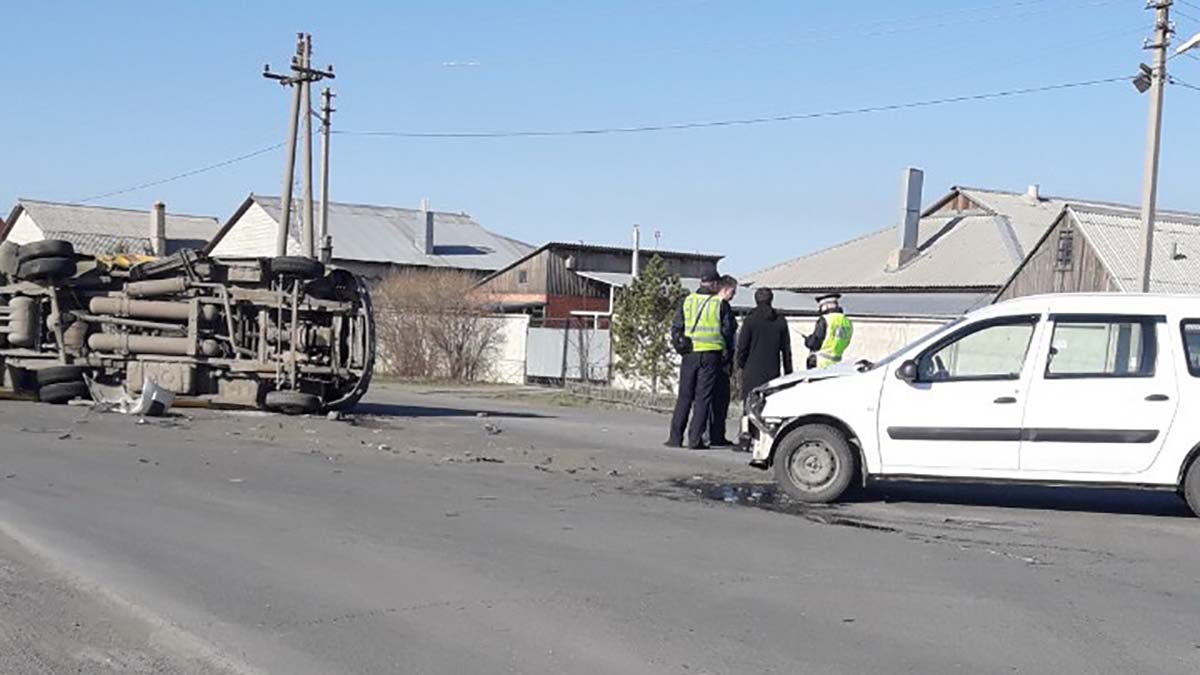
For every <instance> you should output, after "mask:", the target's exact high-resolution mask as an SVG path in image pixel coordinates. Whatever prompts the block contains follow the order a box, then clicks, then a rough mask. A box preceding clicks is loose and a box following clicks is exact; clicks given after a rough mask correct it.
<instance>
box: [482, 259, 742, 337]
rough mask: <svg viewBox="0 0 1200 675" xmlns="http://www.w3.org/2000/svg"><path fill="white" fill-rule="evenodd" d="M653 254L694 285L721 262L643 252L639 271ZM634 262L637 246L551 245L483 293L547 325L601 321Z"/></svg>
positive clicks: (498, 275)
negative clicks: (586, 319) (579, 319)
mask: <svg viewBox="0 0 1200 675" xmlns="http://www.w3.org/2000/svg"><path fill="white" fill-rule="evenodd" d="M653 256H658V257H659V258H661V259H662V260H663V262H664V263H665V264H666V266H667V269H668V271H670V272H671V273H673V274H677V275H679V276H680V277H681V279H682V280H683V282H684V284H685V285H691V286H694V285H695V284H696V282H697V280H698V279H699V277H700V276H701V275H702V274H703V273H704V272H705V271H707V270H710V269H715V268H716V266H717V263H718V262H719V261H720V260H721V256H719V255H708V254H703V253H680V252H675V251H639V256H638V258H639V261H640V262H639V268H640V267H642V266H644V265H645V263H646V261H648V260H649V259H650V258H651V257H653ZM633 259H634V251H633V249H632V248H620V247H611V246H597V245H594V244H584V243H578V244H569V243H563V242H550V243H547V244H543V245H542V246H541V247H539V248H537V249H536V250H533V251H530V252H529V253H528V254H526V255H525V256H523V257H521V258H519V259H517V260H515V261H513V262H512V263H510V264H509V265H507V266H505V267H504V268H502V269H500V270H498V271H496V272H495V273H493V274H492V275H490V276H488V277H487V278H485V279H484V280H483V281H482V282H480V284H479V286H478V287H477V290H478V292H480V293H481V294H486V295H487V296H488V297H489V298H491V299H494V300H495V301H496V302H497V303H498V304H499V305H500V306H501V307H502V308H503V310H504V311H506V312H520V313H527V314H530V315H531V316H532V317H533V320H534V321H535V322H537V323H541V324H545V323H555V322H559V323H560V324H562V323H565V322H567V320H569V319H571V318H572V317H580V316H582V315H591V316H593V317H596V318H598V319H599V318H601V317H605V316H607V315H608V314H610V313H611V312H612V299H613V289H614V288H619V287H622V286H625V285H627V284H628V283H629V282H630V281H631V280H632V278H633V274H632V269H633Z"/></svg>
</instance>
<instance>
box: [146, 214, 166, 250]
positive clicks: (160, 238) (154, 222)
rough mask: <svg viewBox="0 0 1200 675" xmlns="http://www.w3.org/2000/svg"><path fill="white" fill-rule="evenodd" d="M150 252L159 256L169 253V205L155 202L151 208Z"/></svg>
mask: <svg viewBox="0 0 1200 675" xmlns="http://www.w3.org/2000/svg"><path fill="white" fill-rule="evenodd" d="M150 252H151V253H152V254H153V255H155V256H158V257H162V256H164V255H166V254H167V205H166V204H164V203H162V202H154V207H153V208H152V209H151V210H150Z"/></svg>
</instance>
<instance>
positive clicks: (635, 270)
mask: <svg viewBox="0 0 1200 675" xmlns="http://www.w3.org/2000/svg"><path fill="white" fill-rule="evenodd" d="M641 253H642V227H641V225H637V224H636V223H635V224H634V226H633V262H632V264H631V265H630V272H631V273H632V274H633V278H634V279H636V278H638V274H639V273H641V265H640V264H639V260H638V259H639V258H640V257H641Z"/></svg>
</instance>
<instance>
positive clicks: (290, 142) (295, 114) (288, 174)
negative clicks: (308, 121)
mask: <svg viewBox="0 0 1200 675" xmlns="http://www.w3.org/2000/svg"><path fill="white" fill-rule="evenodd" d="M303 49H304V35H303V34H301V35H300V38H299V42H298V43H297V45H296V56H294V57H293V58H292V63H293V64H294V65H299V64H301V63H303V61H302V60H301V56H300V54H302V53H303ZM301 93H302V92H301V91H300V85H299V84H298V83H295V82H293V83H292V112H291V117H290V118H289V119H288V136H287V146H288V149H287V161H286V162H285V163H284V166H283V194H282V196H281V198H280V202H281V203H280V205H279V208H280V211H281V213H280V214H279V229H278V230H276V232H275V255H277V256H284V255H287V239H288V228H289V227H290V225H291V219H292V181H293V180H294V179H295V176H296V173H295V172H296V127H297V126H298V123H299V121H300V95H301Z"/></svg>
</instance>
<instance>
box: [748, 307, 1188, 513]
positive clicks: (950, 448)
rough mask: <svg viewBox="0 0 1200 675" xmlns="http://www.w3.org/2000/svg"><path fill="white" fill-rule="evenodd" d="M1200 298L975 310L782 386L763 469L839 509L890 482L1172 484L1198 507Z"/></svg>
mask: <svg viewBox="0 0 1200 675" xmlns="http://www.w3.org/2000/svg"><path fill="white" fill-rule="evenodd" d="M1198 403H1200V297H1196V296H1166V295H1137V294H1062V295H1043V296H1033V297H1027V298H1020V299H1016V300H1010V301H1006V302H1002V303H998V304H995V305H992V306H989V307H986V308H984V309H981V310H978V311H976V312H973V313H971V314H968V315H967V316H966V317H964V318H962V319H959V320H957V321H955V322H952V323H950V324H948V325H946V326H943V327H942V328H940V329H938V330H936V331H934V332H933V333H931V334H930V335H928V336H926V337H924V338H922V339H921V340H918V341H917V342H915V343H913V344H911V345H909V346H907V347H905V348H903V349H901V350H899V351H898V352H896V353H895V354H892V355H891V356H888V357H887V358H885V359H882V360H881V361H879V362H877V363H869V362H865V361H860V362H858V363H856V364H842V365H839V366H837V367H835V368H828V369H823V370H810V371H805V372H801V373H796V374H793V375H791V376H787V377H783V378H779V379H776V380H774V381H772V382H770V383H768V384H766V385H764V386H763V387H760V388H759V389H757V390H755V391H754V392H753V393H752V394H751V396H750V399H749V405H748V406H747V425H748V429H749V433H750V436H751V442H752V452H753V460H752V465H753V466H756V467H758V468H762V469H772V468H773V469H774V473H775V477H776V480H777V481H778V482H779V484H780V486H781V487H782V488H783V489H784V490H785V491H786V492H787V493H788V494H789V495H791V496H792V497H793V498H796V499H799V500H802V501H809V502H828V501H832V500H835V499H837V498H839V497H840V496H841V495H842V494H843V493H844V492H845V491H846V490H847V489H849V488H850V487H852V486H853V485H856V484H858V485H862V484H865V483H868V482H873V481H886V480H925V481H965V482H990V483H999V482H1019V483H1036V484H1049V485H1067V484H1069V485H1085V486H1086V485H1093V486H1110V487H1111V486H1124V487H1131V488H1145V489H1158V490H1174V491H1178V492H1179V493H1180V494H1182V495H1183V496H1184V497H1185V498H1186V499H1187V500H1188V503H1189V505H1190V506H1191V507H1192V509H1193V511H1196V512H1197V513H1200V463H1196V462H1195V461H1194V460H1195V458H1196V454H1197V449H1198V447H1200V418H1196V417H1193V416H1190V415H1187V414H1186V410H1188V409H1189V408H1191V407H1194V406H1195V405H1196V404H1198Z"/></svg>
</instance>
